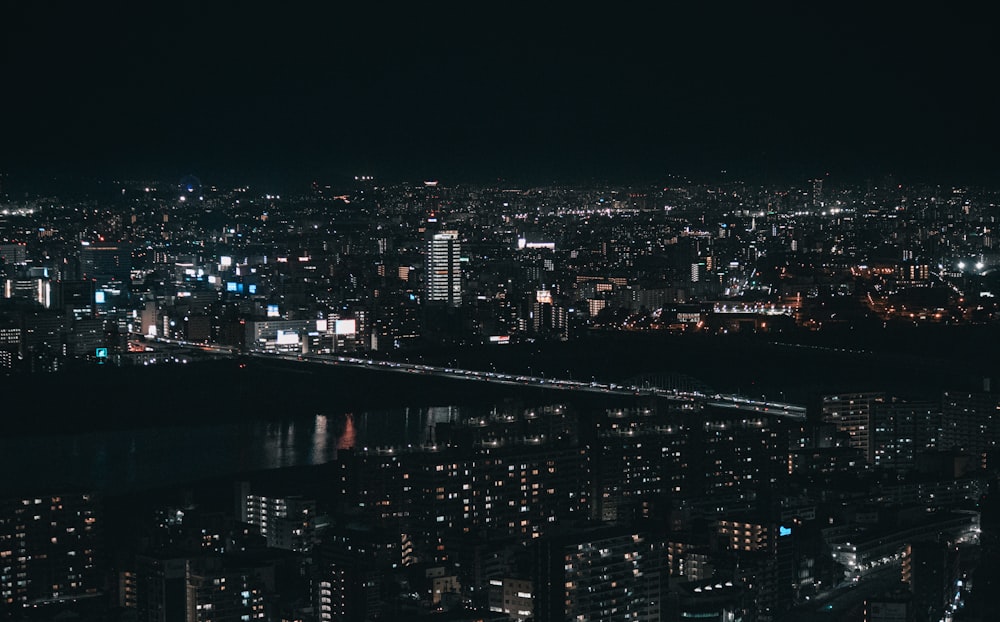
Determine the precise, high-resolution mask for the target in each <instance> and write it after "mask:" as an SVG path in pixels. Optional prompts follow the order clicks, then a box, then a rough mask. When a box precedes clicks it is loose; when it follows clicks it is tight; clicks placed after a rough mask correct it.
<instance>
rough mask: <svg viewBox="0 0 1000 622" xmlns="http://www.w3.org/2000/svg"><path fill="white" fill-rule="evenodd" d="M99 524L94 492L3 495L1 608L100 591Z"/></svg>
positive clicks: (0, 507) (0, 503)
mask: <svg viewBox="0 0 1000 622" xmlns="http://www.w3.org/2000/svg"><path fill="white" fill-rule="evenodd" d="M100 526H101V519H100V509H99V507H98V503H97V500H96V499H95V498H94V496H93V495H91V494H81V493H69V494H59V495H45V496H41V497H27V498H13V499H4V500H0V611H2V610H3V608H8V609H12V608H14V607H18V606H20V607H27V606H35V605H44V604H47V603H54V602H60V601H69V600H76V599H79V598H85V597H89V596H94V595H96V594H97V593H98V592H99V590H100V588H101V579H102V577H101V576H100V575H99V568H98V561H97V560H98V556H99V529H100Z"/></svg>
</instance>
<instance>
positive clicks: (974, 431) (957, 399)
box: [941, 391, 1000, 454]
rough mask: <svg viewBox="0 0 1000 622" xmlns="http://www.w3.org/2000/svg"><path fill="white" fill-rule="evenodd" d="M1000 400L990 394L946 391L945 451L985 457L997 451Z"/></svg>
mask: <svg viewBox="0 0 1000 622" xmlns="http://www.w3.org/2000/svg"><path fill="white" fill-rule="evenodd" d="M998 429H1000V398H998V396H996V395H994V394H992V393H987V392H976V393H967V392H962V391H945V392H944V394H943V395H942V396H941V448H942V449H953V448H954V449H961V450H963V451H969V452H973V453H977V454H978V453H982V452H984V451H987V450H989V449H993V448H994V447H996V444H997V441H998V437H1000V434H998Z"/></svg>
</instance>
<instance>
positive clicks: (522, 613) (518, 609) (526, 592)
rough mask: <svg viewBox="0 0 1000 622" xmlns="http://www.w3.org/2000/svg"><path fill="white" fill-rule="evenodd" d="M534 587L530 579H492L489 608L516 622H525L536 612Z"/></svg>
mask: <svg viewBox="0 0 1000 622" xmlns="http://www.w3.org/2000/svg"><path fill="white" fill-rule="evenodd" d="M534 600H535V593H534V587H533V585H532V583H531V581H529V580H528V579H513V578H503V579H490V585H489V607H490V611H491V612H493V613H503V614H505V615H506V616H507V617H508V618H510V619H511V620H514V622H524V621H525V620H527V619H529V618H531V616H532V612H533V611H534Z"/></svg>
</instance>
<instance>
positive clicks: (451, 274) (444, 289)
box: [424, 231, 462, 307]
mask: <svg viewBox="0 0 1000 622" xmlns="http://www.w3.org/2000/svg"><path fill="white" fill-rule="evenodd" d="M460 250H461V245H460V243H459V240H458V232H457V231H439V232H435V233H430V234H429V236H428V238H427V248H426V252H425V256H424V267H425V271H426V279H425V282H424V288H425V291H424V300H425V301H426V302H427V303H431V304H446V305H448V306H450V307H459V306H461V305H462V267H461V264H460V263H459V261H460V259H459V253H460Z"/></svg>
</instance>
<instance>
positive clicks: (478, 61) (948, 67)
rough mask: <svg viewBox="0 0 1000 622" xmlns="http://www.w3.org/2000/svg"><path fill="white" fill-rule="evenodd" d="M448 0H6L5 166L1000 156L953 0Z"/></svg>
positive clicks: (278, 169)
mask: <svg viewBox="0 0 1000 622" xmlns="http://www.w3.org/2000/svg"><path fill="white" fill-rule="evenodd" d="M313 4H317V5H320V4H321V5H322V7H320V8H317V7H314V6H312V5H313ZM432 4H433V3H406V4H405V5H403V4H398V5H397V4H375V3H370V2H366V3H364V6H363V7H362V6H360V5H359V6H351V5H347V4H346V3H341V2H324V3H304V2H303V3H291V2H287V3H286V2H272V3H266V4H265V3H257V2H238V3H226V2H195V1H185V0H180V1H174V2H128V3H97V2H89V3H78V2H53V1H45V0H7V1H6V2H5V3H4V4H3V8H2V9H0V11H2V13H0V29H2V32H0V35H2V39H3V41H2V43H0V45H2V46H3V47H2V54H3V56H2V61H0V111H2V112H3V117H2V118H3V126H2V136H0V165H2V166H3V167H4V168H6V169H7V170H8V171H14V172H23V173H30V172H45V173H47V172H49V171H61V172H67V171H72V172H81V173H84V174H99V175H105V174H107V175H138V176H142V175H145V176H152V177H156V176H161V175H174V174H180V173H184V172H193V173H196V174H199V175H201V176H202V177H203V178H206V177H207V178H211V177H212V176H213V175H214V176H220V175H230V176H240V175H248V176H254V175H265V176H266V175H271V176H273V177H275V178H287V179H296V180H298V179H306V178H313V177H318V178H324V177H328V178H329V177H336V176H340V175H353V174H362V173H373V174H377V175H380V176H383V177H387V176H388V177H392V176H395V177H401V176H402V177H405V176H410V177H441V178H464V179H492V178H497V177H506V178H524V179H533V180H534V181H543V180H547V179H556V178H563V179H579V178H588V177H600V178H609V179H651V178H654V179H655V178H657V177H660V176H662V175H664V174H665V173H667V172H672V171H676V172H684V173H689V174H695V175H710V174H718V173H719V171H721V170H727V171H729V173H728V174H729V175H741V176H749V177H757V178H766V179H773V180H779V179H785V178H790V179H791V180H793V181H794V180H798V179H803V178H806V177H809V176H815V175H817V174H820V173H823V172H831V174H833V175H840V176H843V177H845V178H846V177H850V176H856V177H857V176H860V177H864V176H879V175H882V174H884V173H887V172H894V173H896V174H898V175H903V176H910V177H912V178H915V179H916V178H919V179H930V180H954V181H959V182H962V181H985V182H989V181H991V180H992V179H993V176H994V174H995V173H996V171H998V170H1000V168H998V167H1000V152H998V148H997V144H998V139H1000V122H998V120H997V115H998V110H1000V106H998V103H1000V102H998V97H997V89H996V86H995V85H996V82H997V77H996V76H997V67H998V64H997V61H998V60H1000V55H998V53H997V46H998V40H1000V39H998V37H997V36H996V32H995V31H996V28H995V27H994V26H993V25H991V22H990V20H989V19H988V16H987V15H986V14H983V13H977V12H963V11H964V9H960V8H958V7H957V6H956V7H952V6H950V5H951V4H957V3H950V4H948V5H944V6H942V5H939V6H938V8H937V9H935V11H933V12H918V11H917V10H916V9H912V8H911V9H908V10H907V11H906V12H898V13H897V12H892V11H889V10H884V9H879V10H877V11H873V10H872V9H871V8H863V7H860V6H859V7H855V8H849V7H847V6H846V5H845V3H802V4H810V6H809V7H808V8H799V9H794V10H788V9H783V10H778V9H773V8H765V7H764V6H763V3H739V4H738V5H736V6H737V7H740V8H733V7H731V6H728V5H726V4H722V3H689V4H690V5H691V6H689V5H688V4H681V3H676V4H678V6H670V5H672V4H675V3H660V4H662V5H663V6H661V8H658V9H656V10H654V11H650V10H646V9H641V8H629V7H628V6H626V3H614V2H611V3H604V4H603V5H602V8H601V9H600V10H595V9H583V8H581V7H582V6H583V5H582V4H579V3H575V4H566V5H562V7H561V8H553V7H548V8H544V9H541V8H539V6H537V5H539V4H541V3H532V4H527V3H526V4H512V3H466V6H465V8H461V7H453V8H450V9H447V10H446V9H441V8H434V7H433V6H432ZM694 4H697V5H698V6H697V7H695V6H693V5H694ZM206 5H211V6H206Z"/></svg>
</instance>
